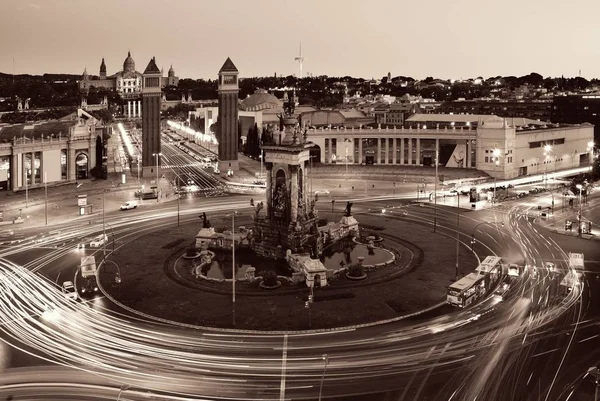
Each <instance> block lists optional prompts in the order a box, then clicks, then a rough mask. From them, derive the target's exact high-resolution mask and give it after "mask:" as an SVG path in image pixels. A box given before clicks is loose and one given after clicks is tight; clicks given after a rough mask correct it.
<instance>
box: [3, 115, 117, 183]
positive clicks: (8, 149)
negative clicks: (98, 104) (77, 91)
mask: <svg viewBox="0 0 600 401" xmlns="http://www.w3.org/2000/svg"><path fill="white" fill-rule="evenodd" d="M106 128H107V127H103V126H101V125H100V124H99V122H98V121H97V120H96V119H95V118H94V117H92V116H91V115H89V114H88V113H86V112H85V111H83V110H81V109H80V110H78V111H77V113H76V114H75V116H73V117H72V118H68V119H66V120H62V121H45V122H38V123H34V124H11V125H0V141H1V143H0V190H12V191H20V190H25V189H26V188H39V187H43V186H44V184H45V182H47V183H48V184H49V185H54V184H57V183H62V182H75V181H76V180H78V179H86V178H89V177H90V172H91V170H92V169H93V168H94V167H96V166H97V165H101V164H102V161H101V160H100V161H99V160H98V158H97V155H98V154H100V155H101V154H102V146H103V144H102V139H101V138H102V135H103V134H104V133H105V130H106ZM44 178H45V180H46V181H44Z"/></svg>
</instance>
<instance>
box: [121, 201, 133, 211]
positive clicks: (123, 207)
mask: <svg viewBox="0 0 600 401" xmlns="http://www.w3.org/2000/svg"><path fill="white" fill-rule="evenodd" d="M135 208H137V202H136V201H128V202H125V203H123V204H122V205H121V210H129V209H135Z"/></svg>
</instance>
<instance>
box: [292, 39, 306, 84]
mask: <svg viewBox="0 0 600 401" xmlns="http://www.w3.org/2000/svg"><path fill="white" fill-rule="evenodd" d="M294 60H296V61H297V62H298V64H299V65H300V75H299V76H298V78H302V64H303V63H304V57H302V42H300V55H299V56H298V57H296V58H294Z"/></svg>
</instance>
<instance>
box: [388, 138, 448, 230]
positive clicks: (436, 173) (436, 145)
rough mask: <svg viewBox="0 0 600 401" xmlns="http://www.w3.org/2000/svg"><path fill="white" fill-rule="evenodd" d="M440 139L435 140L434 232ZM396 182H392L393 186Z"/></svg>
mask: <svg viewBox="0 0 600 401" xmlns="http://www.w3.org/2000/svg"><path fill="white" fill-rule="evenodd" d="M439 146H440V140H439V139H436V140H435V187H434V189H433V232H436V229H437V187H438V166H439V164H440V163H438V157H439V154H440V150H439ZM395 184H396V183H394V187H395V186H396V185H395Z"/></svg>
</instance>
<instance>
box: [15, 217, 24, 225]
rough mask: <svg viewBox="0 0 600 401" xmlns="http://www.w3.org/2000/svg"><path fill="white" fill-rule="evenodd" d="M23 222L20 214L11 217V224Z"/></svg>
mask: <svg viewBox="0 0 600 401" xmlns="http://www.w3.org/2000/svg"><path fill="white" fill-rule="evenodd" d="M24 222H25V219H23V217H21V216H17V217H15V218H14V219H13V224H23V223H24Z"/></svg>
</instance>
